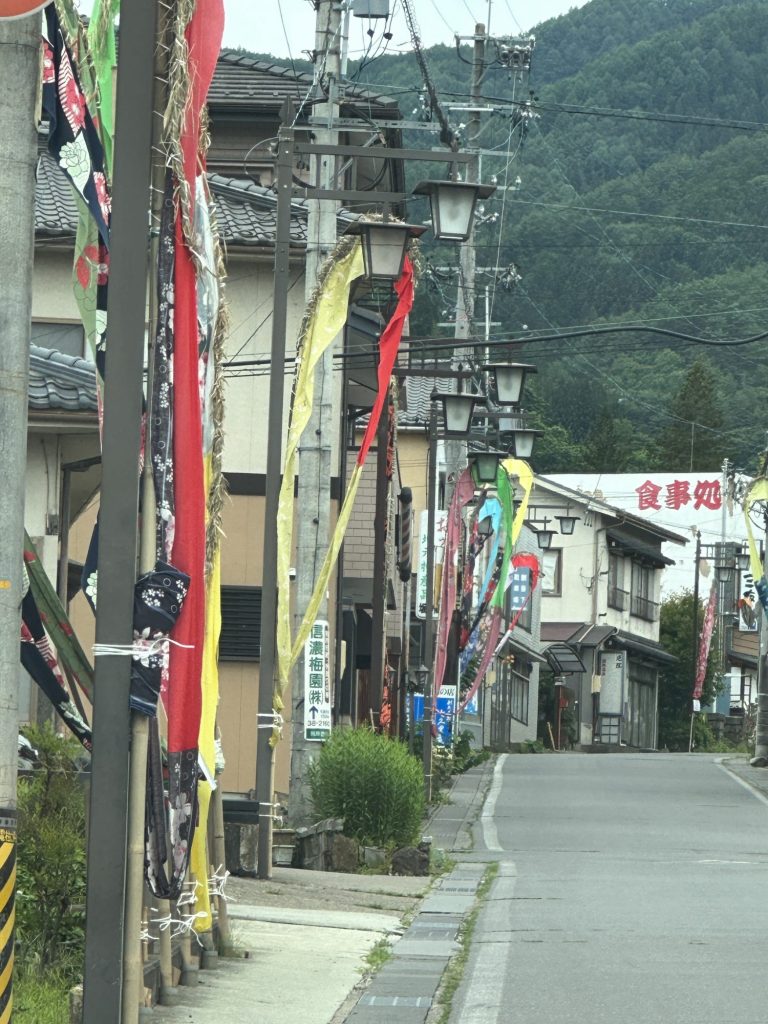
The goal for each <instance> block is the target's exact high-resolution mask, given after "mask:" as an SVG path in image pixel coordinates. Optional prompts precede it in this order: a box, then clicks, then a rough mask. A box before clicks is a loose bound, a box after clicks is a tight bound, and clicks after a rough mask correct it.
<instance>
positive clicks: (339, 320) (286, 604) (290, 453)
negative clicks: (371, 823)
mask: <svg viewBox="0 0 768 1024" xmlns="http://www.w3.org/2000/svg"><path fill="white" fill-rule="evenodd" d="M362 273H363V253H362V249H361V247H360V243H359V242H357V243H356V244H355V245H354V247H353V248H352V249H351V250H350V252H349V253H348V254H347V255H346V256H344V257H342V258H341V259H340V260H338V261H337V262H336V263H335V264H334V266H333V267H332V268H331V270H330V271H329V273H328V276H327V277H326V279H325V281H324V282H323V288H322V292H321V293H320V294H319V296H318V297H317V302H316V305H315V309H314V310H313V312H312V314H311V317H310V321H309V326H308V327H307V331H306V335H305V337H304V345H303V347H302V350H301V356H300V363H299V369H298V374H297V377H296V384H295V388H294V395H293V410H292V417H291V425H290V428H289V430H288V440H287V442H286V448H285V464H284V466H283V482H282V485H281V488H280V502H279V505H278V510H277V638H276V649H277V652H276V653H277V675H278V679H277V686H276V687H275V707H276V708H278V710H279V709H280V708H282V700H281V697H280V694H281V693H282V691H283V690H284V689H285V687H286V686H287V684H288V679H289V674H290V671H291V665H292V664H293V660H295V659H293V655H292V647H293V644H292V640H291V621H290V575H289V570H290V564H291V552H292V550H293V507H294V499H293V488H294V477H295V475H296V455H297V452H298V448H299V442H300V441H301V435H302V434H303V433H304V430H305V428H306V426H307V424H308V423H309V418H310V415H311V412H312V400H313V396H314V391H315V377H314V373H315V367H316V366H317V363H318V360H319V359H320V357H321V356H322V354H323V352H325V350H326V349H327V348H328V346H329V345H331V344H332V343H333V340H334V339H335V338H336V337H337V335H338V334H339V332H340V331H341V329H342V327H343V326H344V324H345V322H346V319H347V305H348V301H349V289H350V287H351V285H352V282H353V281H354V280H355V279H356V278H358V277H360V276H361V275H362ZM345 506H346V501H345ZM347 518H349V513H347ZM337 530H338V526H337ZM334 539H335V538H334ZM327 562H328V557H327V556H326V560H325V563H324V564H323V570H324V569H325V565H326V563H327ZM331 564H332V563H331ZM323 570H321V577H322V573H323ZM328 575H330V571H329V572H328ZM317 589H318V588H317V586H316V587H315V593H317ZM322 589H323V590H324V587H323V588H322ZM321 593H322V590H321ZM313 601H314V598H313ZM318 603H319V602H318ZM314 607H315V611H316V610H317V604H315V605H314ZM312 619H313V616H312V615H310V612H309V610H308V611H307V615H306V618H305V623H306V621H309V622H311V621H312ZM297 639H298V638H297ZM304 639H306V637H305V638H304ZM302 642H303V641H302ZM298 646H299V647H300V646H301V645H298ZM262 682H267V680H262Z"/></svg>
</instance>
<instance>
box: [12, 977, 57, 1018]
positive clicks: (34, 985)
mask: <svg viewBox="0 0 768 1024" xmlns="http://www.w3.org/2000/svg"><path fill="white" fill-rule="evenodd" d="M13 1019H14V1021H19V1024H69V983H68V982H67V981H66V980H65V979H64V978H62V977H61V975H59V974H57V973H56V972H55V971H48V972H45V973H43V974H41V973H39V972H37V971H33V970H29V969H27V970H21V971H18V973H17V974H16V976H15V977H14V981H13Z"/></svg>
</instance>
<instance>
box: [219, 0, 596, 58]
mask: <svg viewBox="0 0 768 1024" xmlns="http://www.w3.org/2000/svg"><path fill="white" fill-rule="evenodd" d="M585 2H586V0H493V3H492V4H491V5H490V6H491V16H490V27H491V33H492V34H493V35H516V34H520V33H524V32H528V31H529V30H530V29H531V28H533V27H534V25H537V24H539V23H540V22H542V21H546V20H547V18H553V17H555V16H556V15H558V14H565V13H566V12H567V11H568V10H570V9H571V8H573V7H583V6H584V3H585ZM224 6H225V9H226V16H227V23H226V27H225V29H224V45H225V46H243V47H245V48H246V49H248V50H255V51H256V52H257V53H271V54H272V55H273V56H275V57H288V56H289V53H290V54H291V55H292V56H293V57H300V56H302V50H309V49H311V48H312V46H313V45H314V29H313V26H314V12H313V9H312V3H311V0H279V3H278V2H277V0H269V2H265V0H260V2H259V0H257V2H256V3H254V0H224ZM393 7H394V8H395V17H394V21H393V26H392V34H393V39H392V41H391V43H390V44H389V52H392V51H393V50H404V49H410V39H409V35H408V30H407V27H406V24H405V19H404V17H403V13H402V6H401V4H400V2H399V0H390V9H392V8H393ZM413 7H414V10H415V13H416V20H417V21H418V23H419V28H420V29H421V39H422V42H423V43H424V44H425V45H427V46H432V45H433V44H435V43H446V44H449V45H452V44H453V37H454V34H456V33H458V34H459V35H470V34H471V33H472V31H473V30H474V26H475V23H476V22H483V23H487V21H488V7H489V4H488V2H487V0H414V2H413ZM281 10H282V15H283V19H282V20H283V22H284V25H285V28H283V24H282V23H281V19H280V11H281ZM351 21H352V27H351V29H350V41H349V49H350V57H352V58H354V57H356V56H360V55H361V53H362V52H363V50H364V47H365V46H366V45H367V42H368V39H367V37H366V36H365V30H366V29H367V28H368V22H367V21H363V20H362V19H359V18H352V19H351ZM380 24H381V22H376V23H374V27H377V26H378V25H380ZM286 35H287V40H286ZM378 37H379V32H377V39H378Z"/></svg>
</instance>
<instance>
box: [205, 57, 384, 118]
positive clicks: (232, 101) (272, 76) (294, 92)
mask: <svg viewBox="0 0 768 1024" xmlns="http://www.w3.org/2000/svg"><path fill="white" fill-rule="evenodd" d="M311 87H312V75H308V74H305V73H303V72H295V71H294V70H293V68H291V67H285V66H284V65H282V64H274V63H271V62H270V61H263V60H258V59H257V58H256V57H250V56H248V55H247V54H243V53H238V52H237V51H236V50H222V51H221V53H220V54H219V59H218V62H217V64H216V71H215V72H214V75H213V82H212V83H211V88H210V90H209V92H208V103H209V105H210V107H211V108H212V112H213V113H214V116H215V112H216V108H217V107H258V108H259V109H260V110H263V111H264V112H265V113H266V112H267V111H271V112H275V111H279V109H280V108H281V107H282V105H283V103H284V102H285V100H286V99H290V100H292V101H293V102H294V104H295V105H296V107H297V108H298V107H299V106H300V105H301V104H302V103H304V102H305V100H306V105H307V106H309V105H311V104H312V103H314V102H317V98H315V97H312V96H310V97H309V99H307V96H308V94H309V93H310V90H311ZM345 95H346V99H347V102H346V103H345V104H344V106H345V107H357V108H362V109H364V110H365V112H366V113H374V114H376V115H377V116H378V117H388V118H394V119H397V118H399V117H400V111H399V109H398V106H397V101H396V100H394V99H392V98H391V97H389V96H385V95H384V94H383V93H378V92H376V91H374V90H372V89H366V88H363V87H362V86H360V85H347V86H346V88H345ZM319 98H322V97H319Z"/></svg>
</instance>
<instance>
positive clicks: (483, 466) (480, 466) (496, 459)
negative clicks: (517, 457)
mask: <svg viewBox="0 0 768 1024" xmlns="http://www.w3.org/2000/svg"><path fill="white" fill-rule="evenodd" d="M503 458H504V452H499V451H495V450H489V451H480V452H470V453H469V455H468V456H467V461H468V462H469V468H470V470H471V472H472V479H473V480H474V481H475V483H476V484H477V485H478V487H480V486H482V485H483V484H495V483H496V475H497V474H498V471H499V463H500V462H501V460H502V459H503Z"/></svg>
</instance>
